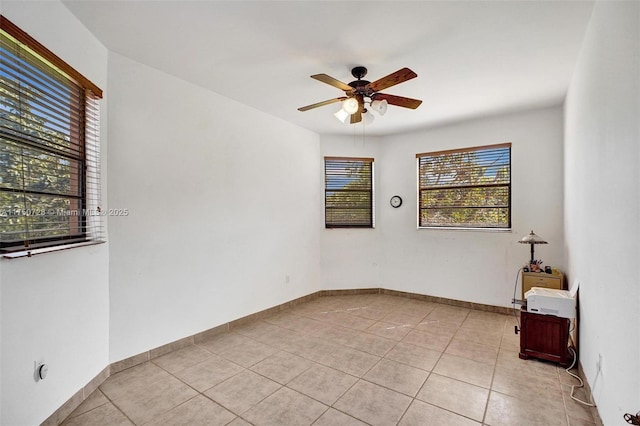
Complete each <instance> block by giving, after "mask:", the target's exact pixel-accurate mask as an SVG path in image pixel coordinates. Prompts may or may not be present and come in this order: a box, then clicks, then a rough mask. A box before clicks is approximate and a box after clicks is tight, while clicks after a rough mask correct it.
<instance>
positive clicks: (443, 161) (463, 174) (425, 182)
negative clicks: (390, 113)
mask: <svg viewBox="0 0 640 426" xmlns="http://www.w3.org/2000/svg"><path fill="white" fill-rule="evenodd" d="M416 157H417V161H418V186H419V199H418V205H419V218H418V220H419V225H420V226H421V227H453V228H510V227H511V144H500V145H491V146H484V147H474V148H466V149H459V150H451V151H440V152H433V153H425V154H418V155H416Z"/></svg>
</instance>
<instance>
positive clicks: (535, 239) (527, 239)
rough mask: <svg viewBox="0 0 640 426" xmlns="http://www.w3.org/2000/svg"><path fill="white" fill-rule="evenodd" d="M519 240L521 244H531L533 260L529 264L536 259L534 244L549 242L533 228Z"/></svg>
mask: <svg viewBox="0 0 640 426" xmlns="http://www.w3.org/2000/svg"><path fill="white" fill-rule="evenodd" d="M518 242H519V243H521V244H531V261H530V262H529V264H533V262H534V260H535V259H534V257H533V246H534V245H536V244H549V243H547V242H546V241H545V240H543V239H542V238H540V237H539V236H537V235H536V234H534V233H533V230H531V233H530V234H529V235H526V236H524V237H522V238H521V239H520V241H518Z"/></svg>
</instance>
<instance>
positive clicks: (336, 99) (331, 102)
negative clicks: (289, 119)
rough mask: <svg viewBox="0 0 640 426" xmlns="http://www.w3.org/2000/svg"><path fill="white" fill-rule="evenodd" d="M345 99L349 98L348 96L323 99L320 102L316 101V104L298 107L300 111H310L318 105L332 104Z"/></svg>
mask: <svg viewBox="0 0 640 426" xmlns="http://www.w3.org/2000/svg"><path fill="white" fill-rule="evenodd" d="M345 99H347V97H346V96H343V97H341V98H335V99H328V100H326V101H322V102H318V103H315V104H311V105H307V106H303V107H300V108H298V111H309V110H310V109H313V108H318V107H321V106H325V105H330V104H333V103H336V102H340V101H344V100H345Z"/></svg>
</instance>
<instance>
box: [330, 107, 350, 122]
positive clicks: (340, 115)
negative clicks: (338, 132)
mask: <svg viewBox="0 0 640 426" xmlns="http://www.w3.org/2000/svg"><path fill="white" fill-rule="evenodd" d="M333 116H334V117H335V118H337V119H338V121H340V122H342V123H345V124H346V123H347V121H349V118H350V117H351V114H349V113H348V112H347V111H345V110H344V108H341V109H340V111H338V112H336V113H335V114H333Z"/></svg>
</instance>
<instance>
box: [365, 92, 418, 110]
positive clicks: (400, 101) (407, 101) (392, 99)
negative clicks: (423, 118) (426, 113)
mask: <svg viewBox="0 0 640 426" xmlns="http://www.w3.org/2000/svg"><path fill="white" fill-rule="evenodd" d="M373 98H374V99H375V100H376V101H381V100H383V99H384V100H386V101H387V102H388V103H389V104H391V105H396V106H401V107H404V108H411V109H416V108H418V107H419V106H420V104H421V103H422V101H421V100H419V99H412V98H405V97H402V96H395V95H387V94H386V93H376V94H375V95H373Z"/></svg>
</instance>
